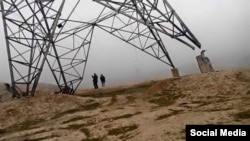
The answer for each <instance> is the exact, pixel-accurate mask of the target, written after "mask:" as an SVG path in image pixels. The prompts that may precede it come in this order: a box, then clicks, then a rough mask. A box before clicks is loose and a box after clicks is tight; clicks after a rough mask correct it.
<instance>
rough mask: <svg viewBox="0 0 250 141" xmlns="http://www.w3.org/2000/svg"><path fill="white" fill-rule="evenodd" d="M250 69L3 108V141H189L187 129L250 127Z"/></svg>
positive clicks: (42, 96) (42, 97)
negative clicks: (204, 126)
mask: <svg viewBox="0 0 250 141" xmlns="http://www.w3.org/2000/svg"><path fill="white" fill-rule="evenodd" d="M249 105H250V69H244V70H243V69H242V70H228V71H220V72H212V73H203V74H196V75H189V76H183V77H181V78H172V79H164V80H152V81H148V82H144V83H140V84H135V85H129V86H120V87H109V88H108V87H107V88H102V89H98V90H94V89H83V90H79V91H77V93H76V95H65V94H57V95H56V94H52V92H50V91H42V90H40V91H38V92H37V93H36V95H35V97H28V98H21V99H18V100H14V99H11V98H10V96H9V95H3V101H2V102H0V141H62V140H65V141H184V140H185V126H186V125H187V124H249V123H250V106H249Z"/></svg>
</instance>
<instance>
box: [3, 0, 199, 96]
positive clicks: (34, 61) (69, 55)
mask: <svg viewBox="0 0 250 141" xmlns="http://www.w3.org/2000/svg"><path fill="white" fill-rule="evenodd" d="M65 1H66V0H61V1H56V0H2V1H1V12H2V18H3V25H4V32H5V37H6V46H7V52H8V59H9V69H10V74H11V85H12V88H11V90H12V93H13V96H14V97H16V96H19V95H20V94H21V92H20V91H19V90H18V89H19V88H18V85H19V84H22V85H25V92H23V95H32V96H33V95H34V94H35V90H36V87H37V84H38V82H39V78H40V76H41V73H42V70H43V68H44V65H45V63H47V64H48V66H49V68H50V70H51V72H52V74H53V76H54V78H55V81H56V83H57V85H58V88H59V90H60V92H62V93H67V94H74V93H75V91H76V90H77V88H78V86H79V85H80V83H81V81H82V80H83V76H84V71H85V68H86V63H87V60H88V54H89V51H90V46H91V41H92V36H93V32H94V28H95V27H98V28H100V29H102V30H104V31H106V32H108V33H109V34H111V35H113V36H115V37H117V38H119V39H121V40H122V41H124V42H126V43H128V44H130V45H132V46H134V47H136V48H138V49H140V50H141V51H143V52H145V53H147V54H149V55H151V56H153V57H155V58H156V59H158V60H160V61H162V62H164V63H165V64H167V65H169V66H170V67H172V68H175V66H174V64H173V62H172V60H171V58H170V56H169V53H168V51H167V49H166V47H165V44H164V42H163V41H162V37H161V36H165V35H166V36H169V37H171V38H173V39H175V40H177V41H179V42H181V43H184V44H185V45H187V46H188V47H190V48H192V49H194V48H195V47H198V48H200V47H201V44H200V43H199V41H198V40H197V39H196V38H195V36H194V35H193V34H192V33H191V31H190V30H189V29H188V27H187V26H186V25H185V24H184V22H183V21H182V20H181V19H180V17H179V16H178V15H177V13H176V12H175V10H174V9H173V8H172V7H171V5H170V4H169V3H168V2H167V0H144V1H142V0H94V2H96V3H98V4H100V5H103V7H104V8H103V10H102V11H101V13H100V14H99V16H97V18H95V19H93V20H91V21H87V22H86V21H80V20H79V19H72V16H71V15H72V14H73V13H74V10H75V9H76V7H77V6H78V4H79V3H80V0H73V1H71V2H73V7H72V8H71V9H70V10H69V9H67V10H64V8H65V6H66V5H65ZM81 2H83V1H81Z"/></svg>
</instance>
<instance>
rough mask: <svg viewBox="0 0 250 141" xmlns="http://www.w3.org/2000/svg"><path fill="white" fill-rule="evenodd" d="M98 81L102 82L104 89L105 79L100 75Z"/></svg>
mask: <svg viewBox="0 0 250 141" xmlns="http://www.w3.org/2000/svg"><path fill="white" fill-rule="evenodd" d="M100 80H101V82H102V87H105V77H104V76H103V74H101V77H100Z"/></svg>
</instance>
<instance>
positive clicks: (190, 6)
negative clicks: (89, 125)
mask: <svg viewBox="0 0 250 141" xmlns="http://www.w3.org/2000/svg"><path fill="white" fill-rule="evenodd" d="M168 1H169V3H170V4H171V5H172V7H173V8H174V9H175V10H176V12H177V13H178V14H179V16H180V17H181V19H182V20H183V21H184V22H185V24H186V25H187V26H188V27H189V29H190V30H191V32H192V33H193V34H194V35H195V36H196V37H197V39H198V40H199V41H200V43H201V45H202V49H205V50H207V52H206V53H205V55H206V56H208V57H209V59H210V60H211V62H212V64H213V67H214V69H215V70H226V69H238V68H250V27H249V26H250V11H249V9H250V1H249V0H168ZM68 5H69V6H70V4H68ZM68 5H67V6H68ZM101 7H102V6H100V5H99V4H97V3H95V2H92V1H91V0H83V1H82V2H81V4H80V5H79V8H78V9H77V15H78V16H79V17H81V18H82V19H83V20H85V21H88V20H90V19H93V18H95V17H96V16H97V15H98V13H99V12H100V10H101ZM162 37H163V38H162V40H163V41H164V43H165V46H166V48H167V50H168V52H169V54H170V56H171V58H172V60H173V62H174V64H175V66H176V67H177V68H178V69H179V72H180V75H182V76H183V75H188V74H195V73H200V71H199V67H198V65H197V62H196V59H195V57H196V56H197V55H199V54H200V51H201V50H200V49H198V48H196V49H195V50H194V51H193V50H192V49H190V48H189V47H186V46H185V45H184V44H182V43H179V42H177V41H176V40H172V39H170V38H169V37H168V36H162ZM0 43H1V44H0V81H5V82H10V79H9V78H10V74H9V69H8V68H9V67H8V61H7V52H6V48H5V40H4V33H3V25H2V19H0ZM170 70H171V68H170V67H169V66H167V65H166V64H164V63H162V62H160V61H158V60H156V59H155V58H153V57H151V56H149V55H147V54H145V53H144V52H141V51H140V50H138V49H136V48H134V47H132V46H130V45H128V44H127V43H125V42H123V41H121V40H119V39H117V38H116V37H113V36H112V35H110V34H108V33H106V32H104V31H102V30H100V29H98V28H96V29H95V32H94V36H93V40H92V45H91V50H90V54H89V60H88V63H87V68H86V71H85V75H84V80H83V82H82V84H81V87H84V88H92V87H93V86H92V78H91V75H92V74H93V73H94V72H95V73H97V74H98V75H100V74H101V73H103V74H104V75H105V76H106V79H107V84H106V85H107V86H114V85H121V84H128V83H134V82H140V81H145V80H151V79H162V78H169V77H171V72H170ZM51 78H52V75H51V73H50V72H49V71H48V67H47V66H45V70H44V72H43V74H42V76H41V78H40V82H50V83H54V80H53V79H51ZM99 85H100V83H99Z"/></svg>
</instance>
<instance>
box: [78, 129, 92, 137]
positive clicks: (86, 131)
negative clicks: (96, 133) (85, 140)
mask: <svg viewBox="0 0 250 141" xmlns="http://www.w3.org/2000/svg"><path fill="white" fill-rule="evenodd" d="M80 131H81V132H83V133H84V134H85V135H86V136H87V137H90V132H89V129H88V128H81V129H80Z"/></svg>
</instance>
